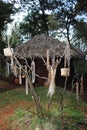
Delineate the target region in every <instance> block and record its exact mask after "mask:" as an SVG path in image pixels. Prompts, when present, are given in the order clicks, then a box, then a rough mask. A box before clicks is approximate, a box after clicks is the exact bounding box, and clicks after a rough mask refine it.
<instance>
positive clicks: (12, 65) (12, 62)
mask: <svg viewBox="0 0 87 130" xmlns="http://www.w3.org/2000/svg"><path fill="white" fill-rule="evenodd" d="M13 67H14V61H13V56H11V71H12V72H13Z"/></svg>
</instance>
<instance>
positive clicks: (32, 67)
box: [31, 60, 35, 83]
mask: <svg viewBox="0 0 87 130" xmlns="http://www.w3.org/2000/svg"><path fill="white" fill-rule="evenodd" d="M31 70H32V83H34V82H35V62H34V60H33V61H32V62H31Z"/></svg>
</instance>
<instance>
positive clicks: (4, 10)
mask: <svg viewBox="0 0 87 130" xmlns="http://www.w3.org/2000/svg"><path fill="white" fill-rule="evenodd" d="M14 12H15V9H14V6H13V4H11V3H5V2H3V1H2V0H1V1H0V57H1V58H2V59H1V60H0V70H2V68H3V67H4V65H3V64H4V61H3V60H4V59H3V48H5V46H6V41H4V40H3V37H4V36H5V30H6V29H7V28H6V25H7V23H10V22H12V19H11V17H10V16H11V14H13V13H14Z"/></svg>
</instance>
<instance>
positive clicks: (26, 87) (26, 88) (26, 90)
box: [25, 65, 28, 95]
mask: <svg viewBox="0 0 87 130" xmlns="http://www.w3.org/2000/svg"><path fill="white" fill-rule="evenodd" d="M25 73H27V66H26V65H25ZM25 92H26V95H28V79H27V76H26V77H25Z"/></svg>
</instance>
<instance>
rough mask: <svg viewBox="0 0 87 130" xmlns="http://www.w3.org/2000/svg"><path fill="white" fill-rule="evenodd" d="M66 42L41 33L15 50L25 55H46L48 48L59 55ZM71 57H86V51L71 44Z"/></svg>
mask: <svg viewBox="0 0 87 130" xmlns="http://www.w3.org/2000/svg"><path fill="white" fill-rule="evenodd" d="M65 47H66V44H65V43H62V42H60V41H58V40H57V39H54V38H52V37H50V36H48V35H45V34H41V35H36V36H35V37H33V39H32V40H30V41H28V42H26V43H24V44H21V45H19V46H17V47H16V48H15V49H14V51H15V52H16V53H18V54H20V55H21V56H23V57H26V58H29V57H45V56H46V50H47V49H50V51H53V52H55V55H56V56H57V57H61V56H62V55H63V53H64V50H65ZM70 51H71V57H78V58H80V57H81V58H82V57H84V53H82V52H81V51H80V50H77V49H76V48H74V47H72V46H71V50H70Z"/></svg>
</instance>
